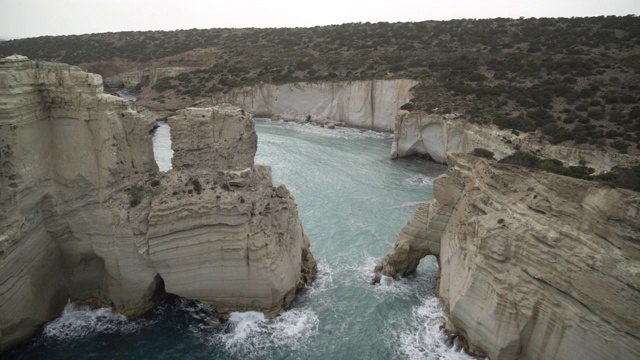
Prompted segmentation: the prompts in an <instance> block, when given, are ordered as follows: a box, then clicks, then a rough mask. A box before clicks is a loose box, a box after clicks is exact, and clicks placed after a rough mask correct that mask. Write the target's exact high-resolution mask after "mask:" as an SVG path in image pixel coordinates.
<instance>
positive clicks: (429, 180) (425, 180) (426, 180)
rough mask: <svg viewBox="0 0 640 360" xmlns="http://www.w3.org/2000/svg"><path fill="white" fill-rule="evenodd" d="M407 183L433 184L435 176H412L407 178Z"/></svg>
mask: <svg viewBox="0 0 640 360" xmlns="http://www.w3.org/2000/svg"><path fill="white" fill-rule="evenodd" d="M405 182H406V183H408V184H410V185H418V186H428V187H432V186H433V177H431V176H427V175H416V176H412V177H410V178H408V179H406V180H405Z"/></svg>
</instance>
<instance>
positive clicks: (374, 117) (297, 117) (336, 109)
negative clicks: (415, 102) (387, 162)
mask: <svg viewBox="0 0 640 360" xmlns="http://www.w3.org/2000/svg"><path fill="white" fill-rule="evenodd" d="M417 83H418V82H417V81H414V80H407V79H396V80H360V81H337V82H317V83H311V82H309V83H307V82H299V83H289V84H283V85H272V84H259V85H255V86H250V87H245V88H240V89H234V90H233V91H231V92H229V93H228V94H222V95H220V96H219V97H214V98H213V103H214V104H218V103H231V104H234V105H237V106H240V107H242V108H243V109H245V110H246V111H248V112H250V113H252V114H254V116H256V117H269V118H274V119H282V120H286V121H298V122H304V121H313V122H317V123H322V124H323V123H328V122H330V121H331V122H334V123H335V122H337V123H343V124H344V125H346V126H352V127H358V128H365V129H370V130H376V131H388V132H390V131H393V130H394V126H395V119H396V114H397V112H398V110H399V109H400V107H401V106H402V105H404V104H405V103H407V102H408V101H409V100H410V99H411V93H410V89H411V88H412V87H413V86H414V85H416V84H417Z"/></svg>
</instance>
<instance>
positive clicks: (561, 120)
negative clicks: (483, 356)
mask: <svg viewBox="0 0 640 360" xmlns="http://www.w3.org/2000/svg"><path fill="white" fill-rule="evenodd" d="M196 49H205V50H207V51H210V52H211V53H212V54H214V55H213V56H212V57H211V58H210V59H208V60H207V61H200V62H198V60H197V59H190V58H189V57H190V56H191V55H190V54H193V53H194V50H196ZM13 53H20V54H24V55H27V56H29V57H30V58H32V59H39V60H51V61H61V62H66V63H71V64H79V65H87V64H92V63H108V62H127V63H135V64H146V65H148V66H153V64H154V62H157V61H160V60H161V59H167V58H171V59H174V61H175V62H177V63H180V64H182V65H184V64H190V65H191V67H189V70H188V71H186V72H183V73H181V74H179V75H177V76H174V77H165V78H161V79H158V81H157V82H155V83H152V84H149V86H151V87H152V89H153V90H154V92H153V96H152V98H153V99H152V100H154V101H157V102H158V103H162V102H164V101H165V99H167V98H168V97H181V98H184V99H187V100H189V101H195V100H198V99H200V98H205V97H208V96H212V95H215V94H217V93H221V92H228V91H230V90H231V89H233V88H237V87H241V86H246V85H253V84H256V83H261V82H263V83H265V82H266V83H275V84H279V83H287V82H296V81H337V80H360V79H372V78H374V79H391V78H411V79H415V80H418V81H420V83H419V84H418V85H417V86H415V87H414V88H413V94H414V98H413V99H412V100H411V102H410V103H408V104H405V105H404V106H403V107H404V109H406V110H423V111H426V112H429V113H442V114H446V113H454V114H458V116H459V117H460V118H462V119H465V120H467V121H472V122H475V123H481V124H488V123H493V124H495V125H497V126H499V127H501V128H509V129H514V130H517V131H523V132H537V133H538V134H539V135H540V136H541V137H543V138H545V139H546V140H548V141H550V142H551V143H553V144H561V143H562V144H565V145H570V146H588V147H594V148H602V149H606V150H610V151H616V152H619V153H629V154H640V98H639V94H640V19H639V18H638V17H637V16H633V15H629V16H624V17H616V16H607V17H605V16H600V17H592V18H570V19H568V18H560V19H548V18H540V19H536V18H529V19H505V18H499V19H484V20H473V19H466V20H451V21H425V22H412V23H375V24H371V23H353V24H344V25H334V26H322V27H312V28H281V29H276V28H269V29H256V28H246V29H209V30H197V29H191V30H178V31H147V32H119V33H103V34H88V35H74V36H57V37H51V36H47V37H39V38H30V39H21V40H12V41H6V42H2V43H0V55H4V56H6V55H11V54H13ZM190 61H191V63H190ZM165 63H166V64H168V63H170V62H166V61H165Z"/></svg>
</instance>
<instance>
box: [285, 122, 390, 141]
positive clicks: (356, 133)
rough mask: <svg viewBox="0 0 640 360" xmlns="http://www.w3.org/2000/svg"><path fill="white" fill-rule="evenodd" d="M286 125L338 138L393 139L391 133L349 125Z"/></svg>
mask: <svg viewBox="0 0 640 360" xmlns="http://www.w3.org/2000/svg"><path fill="white" fill-rule="evenodd" d="M286 126H288V127H291V128H292V129H293V130H295V131H297V132H300V133H311V134H316V135H321V136H327V137H333V138H340V139H365V138H367V139H393V134H389V133H384V132H378V131H373V130H359V129H355V128H350V127H336V128H335V129H329V128H323V127H320V126H318V125H312V124H298V123H295V122H287V123H286Z"/></svg>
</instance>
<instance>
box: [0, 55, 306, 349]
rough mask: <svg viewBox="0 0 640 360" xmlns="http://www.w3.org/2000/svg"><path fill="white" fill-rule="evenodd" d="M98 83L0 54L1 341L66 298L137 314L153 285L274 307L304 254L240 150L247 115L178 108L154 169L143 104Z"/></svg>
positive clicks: (290, 291)
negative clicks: (168, 155) (167, 165)
mask: <svg viewBox="0 0 640 360" xmlns="http://www.w3.org/2000/svg"><path fill="white" fill-rule="evenodd" d="M102 90H103V87H102V79H101V77H100V76H99V75H95V74H90V73H86V72H84V71H82V70H81V69H80V68H78V67H75V66H69V65H65V64H57V63H48V62H37V61H30V60H28V59H27V58H25V57H15V56H14V57H10V58H6V59H2V60H0V209H2V210H1V211H0V351H2V350H5V349H7V348H8V347H10V346H12V345H15V344H16V343H18V342H19V341H21V340H22V339H24V338H26V337H28V336H29V335H31V334H32V333H33V332H34V331H35V330H36V329H37V328H38V327H39V326H40V325H41V324H42V323H43V322H46V321H48V320H51V319H52V318H53V317H55V316H57V315H58V314H59V313H60V311H61V310H62V309H63V307H64V306H65V304H66V303H67V299H69V298H71V299H72V300H74V301H76V302H80V303H88V304H92V305H95V306H109V307H112V308H114V309H115V310H117V311H119V312H121V313H125V314H128V315H137V314H141V313H143V312H145V311H147V310H148V309H149V308H150V307H151V306H152V305H153V302H152V298H153V295H154V293H156V292H157V291H161V290H163V289H166V291H168V292H172V293H175V294H178V295H181V296H186V297H189V298H192V299H197V300H201V301H205V302H208V303H211V304H215V305H216V306H218V307H219V310H220V311H221V312H225V311H232V310H240V309H242V310H245V309H251V310H259V311H264V312H265V313H267V314H268V315H270V316H274V315H277V314H278V313H280V312H281V311H282V309H284V308H286V307H287V306H288V305H289V304H290V302H291V300H292V298H293V295H294V293H295V291H296V289H297V288H300V287H302V286H304V284H306V283H308V282H310V281H312V279H313V277H314V274H315V262H314V260H313V257H312V255H311V253H310V251H309V240H308V239H307V237H306V236H305V235H304V232H303V229H302V225H301V223H300V220H299V218H298V215H297V210H296V205H295V201H294V199H293V197H292V196H290V194H288V191H287V192H286V196H279V195H278V193H279V194H280V195H282V194H285V192H284V191H283V190H280V191H279V192H277V191H276V189H275V188H274V187H273V186H272V183H271V171H270V168H268V167H265V166H260V165H255V164H254V163H253V156H254V155H255V148H256V134H255V129H254V127H253V120H252V118H251V117H250V116H247V115H243V114H242V111H241V110H240V109H236V108H232V107H230V106H218V107H215V108H212V109H198V110H193V109H187V110H184V111H183V112H181V113H180V114H179V115H178V116H177V117H176V118H174V119H172V120H171V121H172V126H173V127H175V133H174V134H173V138H172V140H173V144H174V151H175V154H176V156H174V170H171V171H169V172H168V173H159V172H158V168H157V165H156V163H155V161H154V158H153V149H152V143H151V139H150V137H149V135H148V134H149V132H150V130H152V128H153V126H154V125H155V121H154V120H153V118H152V117H149V116H147V115H148V114H147V115H145V114H140V113H138V112H137V111H136V110H135V108H134V105H133V104H131V103H130V102H128V101H126V100H124V99H121V98H118V97H115V96H111V95H108V94H104V93H103V92H102ZM202 115H204V117H202ZM172 132H174V130H173V128H172Z"/></svg>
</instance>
